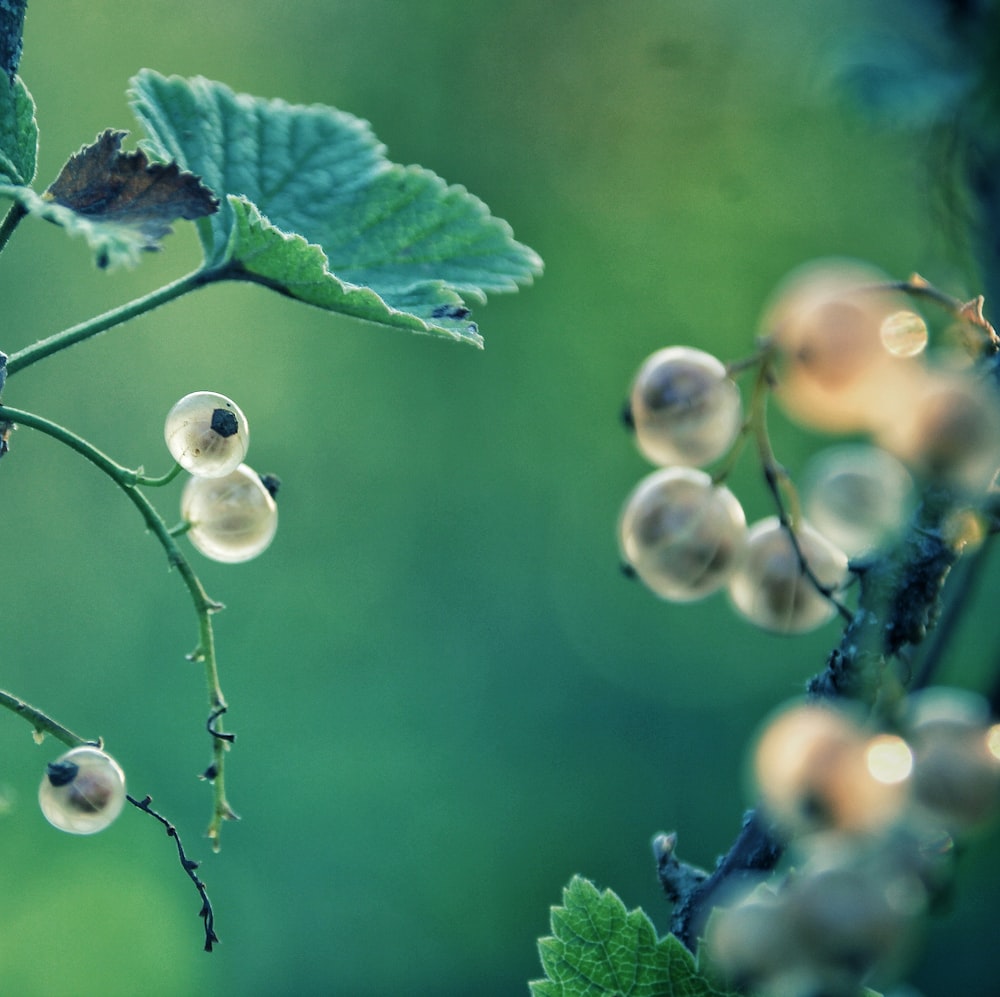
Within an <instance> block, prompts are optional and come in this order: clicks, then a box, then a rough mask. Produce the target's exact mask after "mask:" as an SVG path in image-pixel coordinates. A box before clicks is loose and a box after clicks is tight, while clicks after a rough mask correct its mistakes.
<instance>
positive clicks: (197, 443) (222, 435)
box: [164, 391, 278, 564]
mask: <svg viewBox="0 0 1000 997" xmlns="http://www.w3.org/2000/svg"><path fill="white" fill-rule="evenodd" d="M164 438H165V439H166V442H167V448H168V449H169V450H170V453H171V455H172V456H173V458H174V460H176V461H177V463H178V464H180V466H181V467H183V468H184V470H186V471H188V472H190V474H191V478H190V480H189V481H188V482H187V484H186V485H185V487H184V492H183V494H182V496H181V516H182V518H183V519H184V521H185V522H186V523H187V524H189V529H188V537H189V538H190V540H191V543H192V544H194V546H195V547H196V548H197V549H198V550H199V551H200V552H201V553H202V554H204V555H205V556H206V557H210V558H212V560H215V561H222V562H225V563H227V564H235V563H237V562H239V561H249V560H250V559H251V558H254V557H256V556H257V555H258V554H260V553H261V552H262V551H264V550H265V549H266V548H267V547H268V545H269V544H270V543H271V540H272V539H273V538H274V534H275V531H276V530H277V528H278V507H277V505H276V504H275V501H274V491H275V487H276V486H275V483H274V480H273V479H270V478H266V479H262V478H261V477H260V475H258V474H257V473H256V472H255V471H254V470H252V469H251V468H250V467H248V466H247V465H246V464H244V463H243V459H244V458H245V457H246V453H247V448H248V446H249V444H250V430H249V427H248V425H247V420H246V416H244V414H243V412H242V411H241V410H240V408H239V407H238V406H237V405H236V403H235V402H234V401H232V400H231V399H229V398H226V396H225V395H220V394H217V393H216V392H214V391H195V392H193V393H192V394H190V395H185V396H184V397H183V398H182V399H181V400H180V401H179V402H177V404H176V405H174V406H173V408H171V410H170V411H169V412H168V413H167V419H166V424H165V426H164Z"/></svg>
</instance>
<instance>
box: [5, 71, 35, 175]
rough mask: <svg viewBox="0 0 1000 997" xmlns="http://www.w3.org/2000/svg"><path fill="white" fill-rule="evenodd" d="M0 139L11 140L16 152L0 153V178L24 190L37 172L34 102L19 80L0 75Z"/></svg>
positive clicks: (9, 150) (16, 77)
mask: <svg viewBox="0 0 1000 997" xmlns="http://www.w3.org/2000/svg"><path fill="white" fill-rule="evenodd" d="M0 138H3V139H4V145H5V146H6V145H7V139H9V138H13V140H14V142H15V144H16V148H14V149H10V148H3V149H0V177H6V178H7V179H8V180H9V181H10V182H11V183H12V184H13V185H15V186H27V185H28V184H30V183H31V182H32V180H34V179H35V171H36V169H37V168H38V121H37V119H36V116H35V101H34V98H33V97H32V96H31V94H30V93H29V91H28V88H27V87H26V86H25V85H24V81H23V80H22V79H21V77H20V76H15V77H14V79H13V80H9V79H8V78H7V76H6V74H5V73H0Z"/></svg>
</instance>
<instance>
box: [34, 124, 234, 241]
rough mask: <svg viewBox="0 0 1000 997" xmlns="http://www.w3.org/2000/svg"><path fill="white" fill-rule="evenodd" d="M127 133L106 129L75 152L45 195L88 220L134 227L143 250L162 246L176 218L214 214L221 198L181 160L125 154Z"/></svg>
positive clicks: (141, 154) (191, 217)
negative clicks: (185, 168) (153, 160)
mask: <svg viewBox="0 0 1000 997" xmlns="http://www.w3.org/2000/svg"><path fill="white" fill-rule="evenodd" d="M126 134H127V132H123V131H114V130H112V129H108V130H107V131H105V132H103V133H102V134H100V135H99V136H98V137H97V141H96V142H94V144H93V145H88V146H84V147H83V148H82V149H81V150H80V151H79V152H77V153H75V154H74V155H72V156H71V157H70V158H69V160H68V161H67V163H66V165H65V166H64V167H63V168H62V171H61V172H60V173H59V176H58V177H56V179H55V181H54V183H53V184H52V185H51V186H50V187H49V189H48V190H47V191H46V192H45V196H46V198H47V199H49V200H52V201H55V202H56V203H57V204H61V205H63V206H64V207H66V208H69V209H70V210H72V211H75V212H77V213H78V214H80V215H83V216H85V217H87V218H89V219H93V220H95V221H106V222H113V223H115V224H118V225H126V226H129V227H130V228H134V229H136V230H138V231H139V232H141V233H142V235H143V237H144V238H145V240H146V244H145V246H144V248H146V249H158V248H159V240H160V239H162V238H163V237H164V236H165V235H169V233H170V231H171V229H170V225H171V223H172V222H174V221H176V220H177V219H179V218H183V219H186V220H189V221H191V220H194V219H195V218H202V217H204V216H205V215H211V214H213V213H214V212H215V211H217V210H218V208H219V201H218V199H217V198H216V197H215V195H214V194H213V193H212V192H211V191H210V190H209V189H208V188H207V187H206V186H205V185H204V184H203V183H202V182H201V178H200V177H197V176H195V174H193V173H188V172H186V171H183V170H181V168H180V167H179V166H178V165H177V163H151V162H150V161H149V159H148V158H147V157H146V154H145V153H144V152H143V151H142V150H141V149H138V150H136V151H135V152H122V151H121V144H122V139H123V138H124V137H125V135H126Z"/></svg>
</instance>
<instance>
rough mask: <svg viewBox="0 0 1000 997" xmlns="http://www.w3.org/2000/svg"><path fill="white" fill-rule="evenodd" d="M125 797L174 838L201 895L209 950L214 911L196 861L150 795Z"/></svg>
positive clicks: (215, 937)
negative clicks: (156, 821) (156, 807)
mask: <svg viewBox="0 0 1000 997" xmlns="http://www.w3.org/2000/svg"><path fill="white" fill-rule="evenodd" d="M125 799H126V800H128V801H129V803H131V804H132V806H133V807H136V808H137V809H139V810H141V811H142V812H143V813H146V814H149V816H150V817H152V818H154V819H155V820H158V821H159V822H160V823H161V824H162V825H163V826H164V828H165V829H166V832H167V837H168V838H173V839H174V844H175V845H176V846H177V860H178V861H179V862H180V864H181V868H182V869H183V870H184V872H185V874H186V875H187V877H188V879H190V880H191V882H192V883H194V886H195V889H196V890H197V891H198V895H199V896H200V897H201V910H200V911H199V913H198V916H199V917H200V918H201V919H202V920H203V921H204V922H205V951H206V952H211V951H212V946H213V945H215V944H216V943H217V942H218V941H219V936H218V935H217V934H216V933H215V912H214V911H213V910H212V901H211V900H209V899H208V890H207V889H206V887H205V884H204V882H203V881H202V879H201V877H200V876H199V875H198V873H197V869H198V863H197V862H195V861H194V860H193V859H189V858H188V857H187V853H186V852H185V851H184V845H183V843H182V842H181V836H180V835H179V834H178V833H177V828H176V827H174V825H173V824H171V823H170V821H169V820H167V818H166V817H164V816H163V814H161V813H158V812H157V811H156V810H154V809H153V808H152V807H151V806H150V803H152V802H153V797H152V796H144V797H143V798H142V799H141V800H137V799H135V798H134V797H131V796H128V795H126V797H125Z"/></svg>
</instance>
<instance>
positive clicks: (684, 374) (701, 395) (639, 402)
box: [626, 346, 742, 467]
mask: <svg viewBox="0 0 1000 997" xmlns="http://www.w3.org/2000/svg"><path fill="white" fill-rule="evenodd" d="M626 412H627V424H628V425H630V426H631V427H632V428H633V429H634V431H635V439H636V444H637V445H638V447H639V449H640V450H641V451H642V453H643V454H644V455H645V456H646V457H647V458H648V459H649V460H650V461H652V462H653V463H654V464H660V465H662V466H666V465H672V464H682V465H687V466H690V467H700V466H703V465H705V464H710V463H711V462H712V461H714V460H716V459H717V458H718V457H721V456H722V455H723V454H724V453H725V452H726V450H728V449H729V447H730V446H731V445H732V443H733V440H735V438H736V435H737V433H738V432H739V430H740V426H741V424H742V410H741V406H740V391H739V388H738V387H737V386H736V383H735V382H734V381H732V380H731V379H730V377H729V376H728V374H727V372H726V368H725V366H724V365H723V364H722V362H721V361H719V360H718V359H717V358H716V357H714V356H712V355H711V354H710V353H705V352H704V351H703V350H696V349H692V348H691V347H689V346H669V347H667V348H666V349H662V350H658V351H657V352H656V353H654V354H652V355H651V356H650V357H648V358H647V359H646V361H645V362H644V363H643V364H642V366H641V367H640V368H639V372H638V373H637V374H636V377H635V380H634V381H633V383H632V389H631V391H630V393H629V402H628V405H627V406H626Z"/></svg>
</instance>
